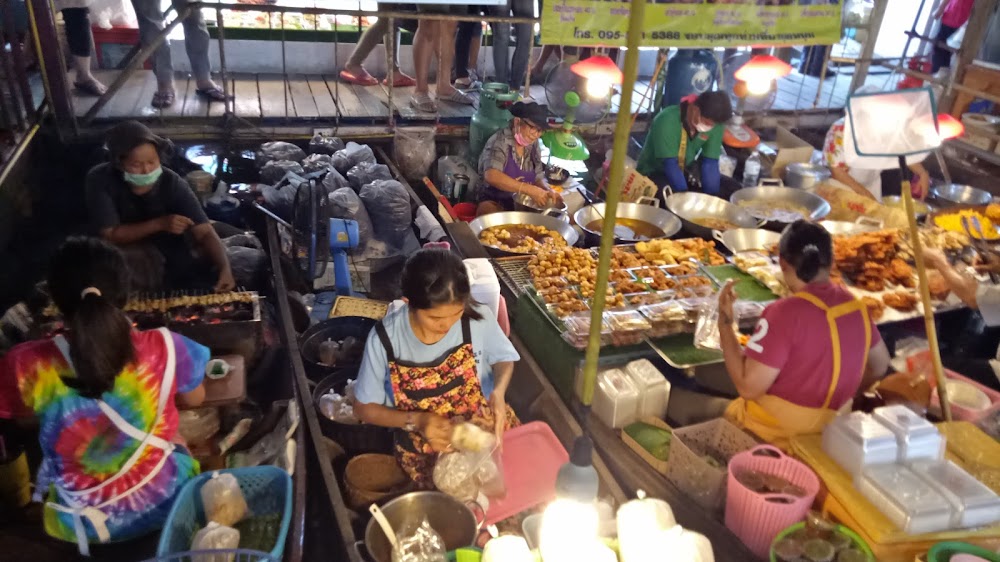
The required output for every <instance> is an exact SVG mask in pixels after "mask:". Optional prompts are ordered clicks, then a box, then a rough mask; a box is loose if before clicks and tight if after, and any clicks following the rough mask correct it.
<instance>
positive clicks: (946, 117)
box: [938, 113, 965, 141]
mask: <svg viewBox="0 0 1000 562" xmlns="http://www.w3.org/2000/svg"><path fill="white" fill-rule="evenodd" d="M938 134H940V135H941V140H942V141H946V140H948V139H953V138H956V137H960V136H962V135H964V134H965V125H963V124H962V122H961V121H959V120H958V119H955V118H954V117H952V116H951V114H950V113H940V114H938Z"/></svg>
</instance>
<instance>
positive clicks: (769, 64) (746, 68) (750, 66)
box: [735, 55, 792, 82]
mask: <svg viewBox="0 0 1000 562" xmlns="http://www.w3.org/2000/svg"><path fill="white" fill-rule="evenodd" d="M791 72H792V65H790V64H788V63H787V62H785V61H783V60H781V59H779V58H777V57H772V56H771V55H756V56H754V57H753V58H751V59H750V60H749V61H747V63H746V64H744V65H743V66H741V67H740V68H739V70H737V71H736V75H735V76H736V79H737V80H742V81H744V82H762V81H767V82H770V81H771V80H776V79H778V78H781V77H782V76H788V74H790V73H791Z"/></svg>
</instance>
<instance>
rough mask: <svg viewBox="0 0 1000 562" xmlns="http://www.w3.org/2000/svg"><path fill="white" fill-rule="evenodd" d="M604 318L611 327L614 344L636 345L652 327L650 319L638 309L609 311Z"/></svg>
mask: <svg viewBox="0 0 1000 562" xmlns="http://www.w3.org/2000/svg"><path fill="white" fill-rule="evenodd" d="M604 319H605V321H606V322H607V323H608V326H610V327H611V343H612V345H635V344H637V343H639V342H641V341H642V338H643V336H644V335H645V334H646V332H648V331H649V330H650V329H652V325H650V323H649V321H648V320H646V319H645V318H643V316H642V314H639V312H638V311H636V310H623V311H620V312H608V313H606V314H605V315H604Z"/></svg>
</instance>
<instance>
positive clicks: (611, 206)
mask: <svg viewBox="0 0 1000 562" xmlns="http://www.w3.org/2000/svg"><path fill="white" fill-rule="evenodd" d="M645 11H646V0H631V1H630V4H629V19H628V37H627V38H626V41H625V45H626V46H627V47H628V51H626V53H625V77H624V79H623V81H622V95H621V103H620V104H619V105H618V119H617V122H616V123H615V142H614V147H613V149H612V153H611V165H610V166H609V168H608V173H609V174H610V176H609V179H608V189H607V197H606V198H605V200H604V203H605V208H604V224H603V225H602V226H601V253H600V256H599V257H598V258H597V282H596V283H595V284H594V301H593V305H592V307H591V313H590V340H589V341H588V342H587V354H586V356H585V360H584V364H583V403H584V404H586V405H588V406H589V405H590V403H591V401H592V400H593V398H594V384H595V383H596V382H597V359H598V356H599V355H600V353H601V320H602V318H603V315H604V297H605V292H606V291H607V289H608V270H609V269H611V247H612V246H613V245H614V243H615V234H614V230H615V217H617V216H618V198H619V196H620V195H621V190H622V178H623V176H624V175H625V152H626V151H627V150H628V139H629V135H631V134H632V131H631V127H630V123H629V121H630V120H631V118H630V114H631V110H632V89H633V88H634V86H635V81H636V77H637V75H638V67H639V39H640V38H641V37H642V19H643V13H644V12H645Z"/></svg>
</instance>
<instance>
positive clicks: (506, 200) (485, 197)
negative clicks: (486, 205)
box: [479, 146, 538, 211]
mask: <svg viewBox="0 0 1000 562" xmlns="http://www.w3.org/2000/svg"><path fill="white" fill-rule="evenodd" d="M531 149H532V147H531V146H526V147H524V158H522V159H521V161H520V162H518V161H517V153H515V152H514V147H509V148H507V162H506V163H505V164H504V166H503V173H504V174H506V175H508V176H510V177H511V178H514V179H515V180H517V181H523V182H524V183H530V184H532V185H534V184H535V180H536V179H538V178H537V174H536V173H535V169H534V168H531V167H530V165H529V167H528V168H525V165H526V164H527V162H528V160H529V159H530V158H531V153H530V150H531ZM479 200H480V201H496V202H497V203H499V204H501V205H503V208H504V210H505V211H513V210H514V194H513V193H511V192H509V191H503V190H500V189H497V188H495V187H493V186H492V185H489V184H487V185H486V187H485V188H483V193H482V195H480V197H479Z"/></svg>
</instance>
